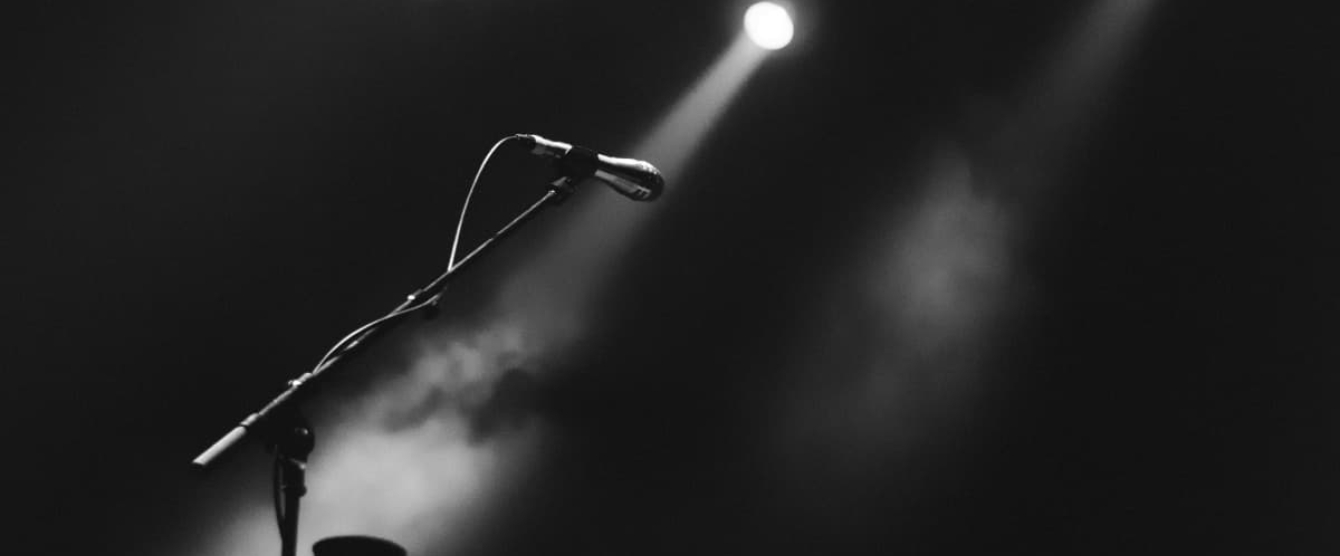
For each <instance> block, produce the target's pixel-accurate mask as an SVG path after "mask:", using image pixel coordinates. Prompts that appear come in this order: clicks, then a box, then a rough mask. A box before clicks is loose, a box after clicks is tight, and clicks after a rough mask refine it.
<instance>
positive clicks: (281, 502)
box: [191, 166, 589, 556]
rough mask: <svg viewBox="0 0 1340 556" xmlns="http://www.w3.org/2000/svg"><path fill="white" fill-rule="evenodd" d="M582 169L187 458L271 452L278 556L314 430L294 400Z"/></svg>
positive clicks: (423, 306) (571, 184)
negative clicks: (253, 440) (254, 441)
mask: <svg viewBox="0 0 1340 556" xmlns="http://www.w3.org/2000/svg"><path fill="white" fill-rule="evenodd" d="M585 170H586V169H585V168H581V169H575V168H572V167H567V166H559V167H557V168H556V171H555V173H556V177H555V178H554V179H553V180H552V181H551V182H550V183H549V187H548V189H547V190H546V191H545V193H544V195H543V196H541V197H540V199H539V200H537V201H535V202H534V203H533V204H531V205H530V206H529V207H527V208H526V209H525V210H524V211H522V212H521V213H520V214H518V215H517V216H516V217H514V218H513V219H512V220H511V221H510V222H508V223H507V224H506V225H504V226H503V227H502V228H500V229H499V230H498V231H497V232H494V233H493V235H492V236H489V237H488V238H487V239H485V240H484V241H482V242H480V244H479V245H478V246H477V247H475V249H474V250H472V251H470V253H468V254H467V255H465V256H464V257H462V258H461V260H460V261H459V262H455V263H454V264H449V265H448V267H447V269H446V270H445V271H443V272H442V274H440V275H438V277H437V278H435V279H433V281H432V282H429V283H428V285H426V286H424V287H422V288H419V289H418V290H417V291H415V292H414V293H412V294H410V295H409V296H408V297H407V298H406V299H405V301H404V302H402V303H401V304H400V305H399V306H397V307H396V308H395V309H393V310H392V311H391V312H390V313H387V314H386V315H385V316H383V317H381V318H379V319H376V320H373V321H371V322H369V323H368V324H366V325H364V326H363V327H361V328H359V329H358V330H355V331H354V332H353V333H351V334H350V335H349V336H346V337H345V339H344V340H341V341H340V342H339V343H337V344H336V346H335V347H334V348H332V349H331V351H330V353H329V354H328V355H327V357H326V358H325V359H323V360H322V361H321V363H320V364H318V365H317V367H316V368H315V369H313V370H311V371H309V372H307V373H304V374H303V375H301V376H299V377H298V378H295V379H293V380H290V381H289V382H288V387H287V388H286V389H284V391H283V392H280V393H279V395H278V396H275V397H274V399H272V400H271V401H270V402H269V403H268V404H266V405H265V406H264V407H262V408H261V409H260V410H258V411H256V412H255V413H252V414H250V415H248V416H247V417H246V418H245V419H243V420H242V422H241V423H239V424H238V425H237V426H235V427H233V429H232V430H231V431H229V432H228V433H227V434H225V435H224V436H223V437H221V438H219V439H218V440H217V441H215V442H214V444H213V445H211V446H210V447H209V448H208V449H206V450H205V451H204V452H202V453H201V454H200V455H198V456H196V458H195V459H194V460H192V461H191V465H192V467H194V468H195V469H197V470H200V471H206V470H209V469H211V468H213V467H215V466H216V465H217V464H218V463H219V461H220V460H222V459H224V458H225V457H227V456H229V455H231V454H233V453H235V452H236V451H237V449H238V447H239V446H240V445H241V444H242V443H243V441H244V440H246V438H247V437H249V436H252V435H253V434H255V435H256V436H259V437H260V439H261V440H263V441H265V442H266V444H267V445H268V446H269V447H270V449H271V450H272V451H273V452H274V454H275V482H274V487H275V499H276V500H275V510H276V513H277V517H278V520H279V536H280V541H281V545H282V546H281V552H280V553H281V555H282V556H296V554H297V552H296V550H297V540H298V507H299V499H300V498H301V497H302V496H303V495H304V494H306V492H307V487H306V484H305V476H306V469H307V456H308V455H309V454H310V453H311V452H312V449H313V448H314V447H315V434H314V433H313V431H312V428H311V426H310V425H309V424H308V423H307V422H306V420H305V419H303V418H302V416H301V415H300V414H299V413H298V411H297V409H298V408H297V406H298V404H299V403H300V402H301V401H302V400H303V399H305V398H306V397H307V396H309V395H311V392H312V391H313V390H314V389H315V388H316V387H317V386H318V385H319V384H320V383H321V382H322V381H324V380H325V379H326V377H327V375H328V374H329V373H330V371H331V370H332V369H334V368H335V367H336V366H338V365H339V363H340V362H342V361H345V360H346V359H349V358H351V357H352V356H354V355H356V354H357V353H359V352H361V351H362V349H363V348H364V347H365V346H366V345H367V344H368V343H369V342H370V341H371V340H372V339H374V338H376V337H379V336H381V335H382V334H384V333H386V332H387V331H388V330H390V329H391V328H392V327H393V326H394V325H396V324H399V323H400V322H403V321H404V320H405V319H406V317H408V316H410V315H412V314H416V313H419V312H420V311H423V312H425V313H426V315H427V316H428V317H429V318H431V317H432V316H433V315H435V313H436V310H437V304H438V301H439V300H440V299H441V297H442V292H443V291H444V290H445V289H446V287H447V284H448V283H449V282H450V281H451V279H452V278H453V277H454V276H455V275H456V274H457V273H458V272H460V271H461V269H462V268H464V267H465V266H466V265H467V264H469V263H470V262H472V261H475V260H477V259H478V258H479V256H480V255H482V254H483V253H485V252H486V251H487V249H488V248H489V247H490V246H491V245H493V244H494V243H495V242H496V241H498V240H499V239H502V238H503V237H506V236H508V235H511V234H512V233H513V232H515V231H516V230H517V229H518V228H520V227H521V225H522V224H525V223H526V222H528V221H530V220H531V219H532V218H534V217H535V216H536V215H537V214H538V213H539V211H540V209H542V208H546V207H548V206H550V205H557V204H560V203H562V202H563V201H564V200H566V199H567V197H568V196H570V195H571V194H572V192H573V190H574V189H575V186H576V184H577V183H578V182H579V181H581V180H582V179H584V178H586V177H589V174H587V173H586V172H585Z"/></svg>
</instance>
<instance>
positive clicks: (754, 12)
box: [744, 2, 795, 50]
mask: <svg viewBox="0 0 1340 556" xmlns="http://www.w3.org/2000/svg"><path fill="white" fill-rule="evenodd" d="M744 30H745V32H747V33H749V38H751V39H754V44H757V45H759V46H761V47H763V48H766V49H768V50H777V49H779V48H781V47H783V46H786V45H787V44H788V43H790V42H791V36H792V35H794V34H795V27H794V26H793V25H792V24H791V14H788V13H786V8H783V7H781V6H778V5H777V4H773V3H772V2H759V3H757V4H754V5H753V6H749V10H748V11H746V12H744Z"/></svg>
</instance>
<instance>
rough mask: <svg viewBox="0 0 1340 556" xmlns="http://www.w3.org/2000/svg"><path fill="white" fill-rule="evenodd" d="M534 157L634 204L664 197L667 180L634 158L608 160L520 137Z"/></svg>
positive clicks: (581, 150) (534, 137)
mask: <svg viewBox="0 0 1340 556" xmlns="http://www.w3.org/2000/svg"><path fill="white" fill-rule="evenodd" d="M516 137H517V139H519V140H521V141H522V142H524V143H526V145H527V147H528V148H529V149H530V152H531V153H532V154H537V155H540V156H546V157H549V158H553V159H555V160H557V161H558V162H559V164H560V165H561V166H562V167H563V168H564V169H565V170H567V171H569V172H571V173H573V174H578V175H577V176H574V177H584V176H587V175H589V176H590V177H593V178H595V179H598V180H600V181H603V182H605V184H607V185H609V186H610V187H611V188H613V189H614V190H615V191H618V192H619V193H621V194H623V195H624V196H625V197H628V198H630V199H632V200H634V201H651V200H654V199H656V198H657V197H660V196H661V191H662V190H664V189H665V178H663V177H661V172H660V171H659V170H657V169H656V167H655V166H652V165H651V163H649V162H646V161H642V160H636V159H632V158H615V157H612V156H605V155H603V154H600V153H598V152H595V151H593V150H591V149H587V148H583V147H577V146H573V145H572V144H570V143H564V142H562V141H552V140H549V139H545V138H543V137H540V136H539V135H517V136H516Z"/></svg>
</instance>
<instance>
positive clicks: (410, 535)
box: [196, 35, 765, 555]
mask: <svg viewBox="0 0 1340 556" xmlns="http://www.w3.org/2000/svg"><path fill="white" fill-rule="evenodd" d="M764 56H765V52H764V51H762V50H760V49H758V48H756V47H754V46H752V45H751V44H749V39H747V38H745V37H744V36H743V35H741V36H740V37H738V38H737V39H736V40H735V41H734V42H733V43H732V45H731V46H730V47H729V49H728V50H727V51H726V52H725V53H724V54H723V55H722V56H721V57H720V58H719V59H718V60H717V61H716V62H715V63H714V64H713V66H712V67H711V68H710V69H709V70H708V71H707V72H706V74H704V75H703V76H702V77H701V78H700V79H699V80H698V82H697V83H696V84H694V85H693V87H692V88H691V89H689V91H688V92H687V94H686V95H685V96H683V97H682V98H681V99H680V100H678V101H677V102H676V104H675V105H674V106H673V107H672V108H671V109H670V110H669V112H668V113H667V115H665V116H664V117H663V118H662V119H661V120H660V121H659V123H657V125H656V126H655V127H654V128H653V130H652V131H651V132H650V133H649V134H648V135H647V136H646V137H645V138H643V139H642V140H641V141H640V142H639V143H638V145H637V146H636V147H635V148H634V149H632V153H631V155H632V156H635V157H637V158H641V159H645V160H649V161H651V162H653V163H654V164H655V165H656V166H657V167H658V168H659V169H660V170H661V171H662V173H663V174H664V175H665V176H666V178H667V182H668V186H667V187H668V191H667V192H666V194H665V196H663V197H662V198H661V199H660V200H658V201H657V203H666V202H674V198H675V189H676V188H680V187H688V186H689V184H687V183H683V182H680V181H679V180H678V178H680V177H681V176H683V175H685V173H686V171H687V169H688V167H689V163H690V161H691V159H692V157H693V155H694V153H695V152H696V150H697V149H698V148H699V147H700V146H701V145H702V144H703V142H704V141H705V140H706V138H707V136H708V134H709V133H710V131H711V130H712V128H713V126H714V125H715V124H716V123H717V122H718V120H720V118H721V116H722V114H723V113H724V111H725V110H726V108H727V107H728V106H729V105H730V103H731V100H732V99H734V98H735V96H736V94H737V93H738V92H739V90H740V88H741V87H742V86H743V85H744V83H745V82H746V81H747V80H748V78H749V76H750V75H751V74H752V73H753V71H754V69H755V68H756V67H757V66H758V64H759V63H760V61H761V60H762V59H763V58H764ZM656 207H657V205H656V204H650V205H646V204H640V203H635V202H631V201H629V200H628V199H625V198H623V197H620V196H618V195H616V194H614V193H612V192H609V191H605V190H604V188H603V187H598V186H596V185H593V184H587V185H585V186H583V190H582V191H579V192H578V198H576V199H573V200H572V201H571V202H570V203H569V206H566V207H564V208H563V209H562V211H561V213H560V212H556V213H555V214H551V215H550V216H549V217H548V218H549V219H553V220H554V221H557V222H560V226H561V227H560V229H558V230H557V231H556V232H554V233H551V234H550V235H549V236H548V240H547V241H543V242H538V245H535V246H532V247H530V248H529V249H530V251H529V256H528V257H527V258H526V260H525V262H523V263H520V265H519V267H517V268H513V269H507V270H504V271H503V272H506V273H507V274H508V276H507V279H506V282H505V283H504V285H503V286H502V287H501V288H500V289H499V291H497V292H496V297H495V299H494V300H493V302H492V307H491V309H488V310H487V311H485V313H486V314H485V315H484V316H483V317H482V318H480V319H478V322H474V323H471V324H470V325H469V326H464V325H460V326H454V327H451V328H447V329H440V328H439V329H437V330H432V331H428V332H425V333H423V334H420V335H419V337H418V338H417V339H416V341H415V342H414V345H413V346H412V347H411V352H412V353H410V358H411V359H412V362H411V363H410V365H409V368H408V369H407V370H403V371H400V372H394V373H388V374H390V375H392V376H391V378H389V379H386V380H385V381H384V383H382V384H380V385H379V386H378V387H377V388H375V391H373V392H370V393H368V394H367V395H366V396H364V397H362V398H360V399H358V400H345V401H341V402H340V403H339V405H338V409H337V410H335V411H330V414H329V415H325V416H324V418H322V419H321V420H320V421H321V422H318V423H317V429H318V430H319V431H321V435H320V441H319V442H318V444H317V451H316V452H315V453H313V454H312V459H311V461H312V464H311V467H310V472H309V475H308V484H309V487H310V491H309V494H308V496H307V497H306V498H305V499H304V505H303V511H302V514H301V516H300V517H301V520H302V522H301V527H300V528H301V531H302V539H300V544H301V545H303V546H304V547H305V546H308V545H310V543H311V542H314V541H316V540H318V539H319V538H321V537H324V536H331V535H347V534H366V535H374V536H380V537H384V538H387V539H391V540H393V541H395V542H397V543H399V544H401V545H403V546H405V547H406V548H407V549H408V550H409V551H410V553H411V554H426V553H432V552H433V551H444V550H450V548H451V547H452V546H453V545H455V544H456V543H458V542H461V540H462V539H463V538H464V536H465V535H468V534H469V533H470V531H471V530H472V529H473V527H474V525H475V524H476V523H477V522H479V521H480V520H482V519H485V517H484V516H486V515H487V513H488V510H489V508H490V505H489V504H490V501H491V500H493V497H492V496H491V495H492V494H494V493H496V492H497V490H498V489H500V488H503V487H504V486H505V485H506V484H507V483H508V482H510V481H509V480H508V477H509V476H512V475H513V474H517V473H523V472H524V470H525V468H526V465H527V463H528V462H530V461H532V460H533V459H534V458H533V456H534V454H535V453H536V450H537V446H539V445H540V443H541V442H542V438H543V437H542V434H541V433H540V432H537V430H536V427H533V426H526V425H525V424H524V423H523V424H522V425H519V426H512V427H508V426H501V427H500V428H499V427H494V428H487V427H483V428H482V427H481V426H480V422H481V416H483V415H486V414H487V412H488V409H489V407H490V406H491V405H492V404H494V401H495V400H497V399H498V398H499V397H502V396H503V394H505V390H507V389H508V388H509V386H508V385H509V384H516V383H518V381H519V382H521V383H524V382H525V380H526V379H525V378H524V377H525V376H527V375H526V373H524V372H518V369H527V370H530V371H535V370H542V369H544V368H545V367H546V366H548V364H549V363H552V362H554V361H557V360H560V359H561V357H562V356H563V355H564V352H565V351H566V350H568V349H570V347H571V346H572V345H573V343H574V342H575V341H576V340H578V339H580V338H581V336H582V335H583V333H584V332H585V330H586V328H587V322H589V319H590V318H591V315H590V313H591V312H592V311H594V310H596V309H597V308H598V307H597V305H598V303H597V299H596V297H597V295H598V294H599V293H600V292H601V291H602V290H603V289H604V288H605V286H606V282H607V280H608V279H609V276H610V275H611V273H612V271H613V270H614V268H615V266H616V264H615V263H616V261H617V259H618V257H619V255H620V254H622V253H624V252H625V251H626V250H627V249H628V248H629V247H630V245H631V243H632V241H633V240H634V238H635V237H636V235H637V234H636V232H637V230H638V228H639V227H641V226H642V225H643V223H644V222H645V221H646V220H647V219H648V218H649V217H650V216H651V215H652V214H654V213H655V209H656ZM560 217H561V219H560ZM509 245H515V243H512V244H509ZM513 248H515V247H513ZM515 377H521V378H515ZM481 431H482V432H481ZM269 512H270V509H269V508H268V506H263V505H254V504H253V505H252V506H250V507H248V508H246V509H245V510H242V511H241V512H240V517H239V519H238V520H237V521H236V523H235V524H234V526H233V527H231V528H229V529H227V530H226V531H224V532H223V536H224V538H223V539H221V540H220V542H218V543H216V545H217V546H216V547H217V549H218V551H217V552H213V553H209V554H219V555H223V554H241V553H264V552H266V551H273V550H276V549H277V546H278V540H277V539H276V538H274V537H275V534H274V523H273V517H272V516H270V515H268V513H269ZM196 552H199V551H196Z"/></svg>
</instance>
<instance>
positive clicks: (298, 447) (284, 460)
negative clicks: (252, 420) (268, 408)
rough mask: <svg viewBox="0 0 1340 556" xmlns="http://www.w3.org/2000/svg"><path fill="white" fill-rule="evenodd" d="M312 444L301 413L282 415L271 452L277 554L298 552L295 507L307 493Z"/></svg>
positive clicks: (313, 440)
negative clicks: (273, 476) (276, 519)
mask: <svg viewBox="0 0 1340 556" xmlns="http://www.w3.org/2000/svg"><path fill="white" fill-rule="evenodd" d="M315 446H316V437H315V435H313V434H312V428H311V427H310V426H308V425H307V423H306V421H305V420H303V419H302V418H301V417H296V416H295V417H294V418H292V419H286V420H285V421H284V425H283V426H281V427H279V430H278V436H277V438H276V439H275V443H274V452H275V489H276V492H275V511H276V512H277V513H278V517H279V541H280V543H281V546H280V551H279V552H280V556H298V508H299V505H300V501H301V499H302V496H303V495H304V494H307V456H308V455H310V454H311V453H312V448H314V447H315Z"/></svg>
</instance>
